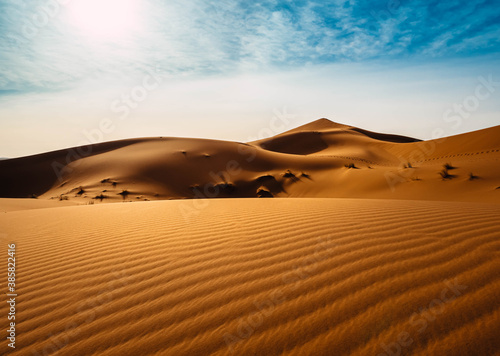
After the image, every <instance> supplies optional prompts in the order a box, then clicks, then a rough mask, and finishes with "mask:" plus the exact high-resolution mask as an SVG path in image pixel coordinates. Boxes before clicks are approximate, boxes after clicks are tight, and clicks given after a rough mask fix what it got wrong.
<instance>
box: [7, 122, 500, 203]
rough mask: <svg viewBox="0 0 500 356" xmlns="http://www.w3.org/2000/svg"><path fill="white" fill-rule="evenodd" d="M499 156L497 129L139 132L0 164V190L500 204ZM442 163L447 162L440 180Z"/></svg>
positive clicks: (107, 197)
mask: <svg viewBox="0 0 500 356" xmlns="http://www.w3.org/2000/svg"><path fill="white" fill-rule="evenodd" d="M499 163H500V126H496V127H492V128H489V129H485V130H480V131H476V132H471V133H467V134H463V135H457V136H453V137H448V138H445V139H440V140H433V141H419V140H416V139H413V138H408V137H403V136H397V135H387V134H380V133H374V132H369V131H366V130H363V129H359V128H355V127H351V126H347V125H342V124H337V123H333V122H331V121H329V120H326V119H321V120H317V121H314V122H312V123H309V124H307V125H304V126H301V127H299V128H296V129H293V130H291V131H288V132H285V133H283V134H280V135H277V136H275V137H272V138H269V139H265V140H260V141H256V142H251V143H238V142H227V141H216V140H202V139H186V138H149V139H147V138H145V139H135V140H123V141H115V142H107V143H102V144H96V145H91V146H86V147H77V148H73V149H69V150H61V151H56V152H51V153H46V154H41V155H36V156H31V157H24V158H19V159H12V160H6V161H0V197H7V198H27V197H31V196H32V195H35V196H38V198H39V199H53V200H59V199H69V200H72V201H75V202H76V203H78V204H88V203H91V202H95V203H105V202H118V201H123V200H126V201H131V200H133V201H137V200H164V199H178V198H227V197H258V196H274V197H344V198H381V199H424V200H444V201H451V200H454V201H479V202H500V189H497V188H498V187H500V164H499ZM445 164H450V165H451V166H452V168H451V169H449V170H448V172H447V173H448V176H446V179H443V178H442V177H441V175H440V172H442V171H443V169H444V168H443V165H445ZM346 165H347V166H349V165H351V166H353V168H346V167H345V166H346ZM97 197H98V199H96V198H97Z"/></svg>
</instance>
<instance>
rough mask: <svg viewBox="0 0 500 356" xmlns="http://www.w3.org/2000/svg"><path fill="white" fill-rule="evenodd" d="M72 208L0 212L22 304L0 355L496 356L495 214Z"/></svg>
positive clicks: (52, 205) (39, 206)
mask: <svg viewBox="0 0 500 356" xmlns="http://www.w3.org/2000/svg"><path fill="white" fill-rule="evenodd" d="M59 203H63V205H59ZM69 204H70V203H69V202H59V201H57V202H51V201H49V202H48V203H47V202H40V201H38V200H35V199H30V200H18V201H14V202H13V201H12V200H11V199H0V207H1V209H0V226H1V231H0V232H2V233H3V234H2V235H0V239H1V240H2V244H3V245H5V247H4V246H2V251H4V254H5V255H6V254H7V253H6V252H7V251H6V249H7V244H8V243H15V244H16V265H17V292H18V294H19V295H18V297H17V305H16V308H17V314H16V316H17V318H16V325H17V341H16V344H17V348H16V349H15V351H13V352H12V351H9V350H8V347H7V342H6V341H5V340H4V341H3V342H2V343H0V354H2V355H4V354H7V353H8V354H9V355H46V354H52V355H72V356H76V355H96V356H97V355H99V356H105V355H329V356H330V355H388V356H391V355H409V354H411V355H450V356H451V355H453V356H455V355H494V354H497V355H498V354H499V352H500V338H499V337H498V332H499V328H500V305H499V300H500V274H499V271H500V239H499V237H500V235H499V223H498V219H499V217H500V205H498V204H488V203H475V202H443V201H412V200H389V199H385V200H377V199H372V200H369V199H331V198H330V199H325V198H284V199H280V198H276V199H243V198H235V199H213V200H200V199H195V200H171V201H149V202H135V203H127V202H125V203H117V204H95V205H80V206H68V205H69ZM28 208H29V209H28ZM4 260H6V256H5V257H4ZM3 283H4V281H3V280H2V284H3ZM7 312H8V305H7V304H6V303H5V302H3V303H2V304H0V315H2V318H1V327H2V329H3V330H6V328H7V327H8V326H7V320H6V317H5V316H6V315H7Z"/></svg>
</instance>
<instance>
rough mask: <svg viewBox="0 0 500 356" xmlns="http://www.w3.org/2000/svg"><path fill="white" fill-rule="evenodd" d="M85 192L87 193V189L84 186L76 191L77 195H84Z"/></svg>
mask: <svg viewBox="0 0 500 356" xmlns="http://www.w3.org/2000/svg"><path fill="white" fill-rule="evenodd" d="M83 193H85V189H83V187H81V186H80V187H79V188H78V192H77V193H76V195H83Z"/></svg>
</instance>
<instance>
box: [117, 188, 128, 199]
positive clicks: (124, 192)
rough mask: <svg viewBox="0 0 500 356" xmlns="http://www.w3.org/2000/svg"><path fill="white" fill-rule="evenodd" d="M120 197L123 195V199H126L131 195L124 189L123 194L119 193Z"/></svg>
mask: <svg viewBox="0 0 500 356" xmlns="http://www.w3.org/2000/svg"><path fill="white" fill-rule="evenodd" d="M118 195H121V196H122V197H123V199H126V198H127V197H128V196H129V195H130V192H129V191H128V190H126V189H124V190H122V191H121V193H118Z"/></svg>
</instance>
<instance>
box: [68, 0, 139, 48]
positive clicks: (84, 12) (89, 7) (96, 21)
mask: <svg viewBox="0 0 500 356" xmlns="http://www.w3.org/2000/svg"><path fill="white" fill-rule="evenodd" d="M139 5H140V0H72V1H71V2H69V4H68V5H66V6H67V10H68V22H69V24H70V25H72V26H74V27H76V28H77V29H78V30H79V31H80V32H81V33H82V34H83V35H85V36H87V37H92V38H93V39H102V40H110V39H117V38H122V37H126V36H128V35H130V34H131V33H132V32H134V31H135V30H137V29H138V27H139V22H140V21H139V20H140V15H139V10H140V9H139Z"/></svg>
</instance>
